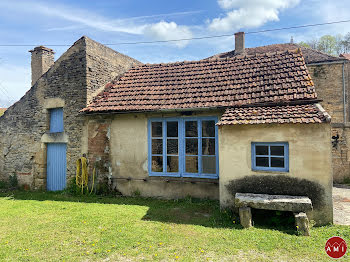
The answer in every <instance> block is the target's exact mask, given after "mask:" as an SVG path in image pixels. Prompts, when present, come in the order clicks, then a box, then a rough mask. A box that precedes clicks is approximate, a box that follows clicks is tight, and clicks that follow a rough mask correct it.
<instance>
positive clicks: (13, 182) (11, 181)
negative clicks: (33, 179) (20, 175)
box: [9, 173, 18, 188]
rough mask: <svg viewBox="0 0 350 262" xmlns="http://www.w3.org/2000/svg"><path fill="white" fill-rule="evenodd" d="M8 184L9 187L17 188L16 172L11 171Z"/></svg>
mask: <svg viewBox="0 0 350 262" xmlns="http://www.w3.org/2000/svg"><path fill="white" fill-rule="evenodd" d="M9 186H10V188H18V179H17V174H16V173H13V174H12V175H10V176H9Z"/></svg>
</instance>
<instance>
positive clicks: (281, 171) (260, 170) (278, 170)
mask: <svg viewBox="0 0 350 262" xmlns="http://www.w3.org/2000/svg"><path fill="white" fill-rule="evenodd" d="M252 171H254V172H264V173H289V169H278V168H277V169H275V168H273V169H258V168H252Z"/></svg>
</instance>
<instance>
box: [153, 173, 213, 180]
mask: <svg viewBox="0 0 350 262" xmlns="http://www.w3.org/2000/svg"><path fill="white" fill-rule="evenodd" d="M149 176H150V177H152V176H153V177H179V178H200V179H201V178H206V179H219V176H218V175H210V174H201V175H195V174H183V175H182V176H181V175H180V174H178V173H177V174H169V173H150V174H149Z"/></svg>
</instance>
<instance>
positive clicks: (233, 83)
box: [83, 50, 317, 112]
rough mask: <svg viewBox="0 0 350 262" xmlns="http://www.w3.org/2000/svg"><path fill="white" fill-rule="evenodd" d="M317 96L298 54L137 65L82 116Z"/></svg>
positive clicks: (237, 104) (254, 103) (285, 53)
mask: <svg viewBox="0 0 350 262" xmlns="http://www.w3.org/2000/svg"><path fill="white" fill-rule="evenodd" d="M316 98H317V95H316V93H315V88H314V85H313V82H312V80H311V77H310V75H309V73H308V71H307V68H306V65H305V62H304V58H303V56H302V54H301V52H300V50H294V51H285V52H276V53H269V54H259V55H254V56H237V57H234V58H227V59H208V60H201V61H191V62H178V63H169V64H153V65H141V66H138V67H135V68H132V69H130V70H129V71H127V72H126V73H125V74H124V75H123V76H122V77H121V78H120V79H118V80H116V81H114V82H113V83H110V84H108V85H107V86H106V89H105V90H104V91H103V92H102V93H101V94H100V95H98V96H97V97H95V99H94V101H93V102H92V103H91V104H90V105H89V106H88V107H87V108H85V109H83V111H84V112H107V111H119V112H120V111H129V112H130V111H154V110H163V109H164V110H167V109H186V108H187V109H193V108H217V107H232V106H242V105H256V104H258V105H262V104H264V105H266V104H279V103H285V102H290V101H295V100H314V99H316Z"/></svg>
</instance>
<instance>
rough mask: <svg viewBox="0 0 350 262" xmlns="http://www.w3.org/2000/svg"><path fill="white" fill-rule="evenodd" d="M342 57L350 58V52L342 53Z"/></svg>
mask: <svg viewBox="0 0 350 262" xmlns="http://www.w3.org/2000/svg"><path fill="white" fill-rule="evenodd" d="M340 57H343V58H345V59H348V60H350V54H340Z"/></svg>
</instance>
